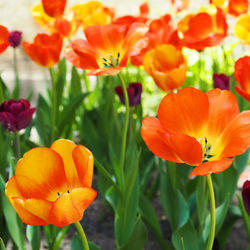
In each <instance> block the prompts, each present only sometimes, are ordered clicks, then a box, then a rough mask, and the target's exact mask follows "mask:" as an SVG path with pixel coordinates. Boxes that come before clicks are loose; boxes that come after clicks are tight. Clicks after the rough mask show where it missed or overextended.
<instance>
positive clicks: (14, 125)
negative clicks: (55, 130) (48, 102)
mask: <svg viewBox="0 0 250 250" xmlns="http://www.w3.org/2000/svg"><path fill="white" fill-rule="evenodd" d="M35 110H36V108H30V103H29V102H28V101H27V100H25V99H21V100H19V101H15V100H8V101H5V102H3V103H2V104H1V106H0V123H2V125H3V127H4V128H5V129H7V130H8V131H10V132H17V131H19V130H21V129H23V128H26V127H27V126H28V125H29V124H30V122H31V120H32V116H33V113H34V112H35Z"/></svg>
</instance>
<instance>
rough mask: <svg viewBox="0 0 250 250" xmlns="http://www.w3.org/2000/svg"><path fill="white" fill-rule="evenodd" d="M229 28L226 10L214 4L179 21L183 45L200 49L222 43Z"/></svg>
mask: <svg viewBox="0 0 250 250" xmlns="http://www.w3.org/2000/svg"><path fill="white" fill-rule="evenodd" d="M227 28H228V26H227V22H226V18H225V15H224V12H223V11H222V10H221V9H220V8H218V7H215V6H214V5H209V6H208V7H206V8H205V7H203V8H201V10H200V12H199V13H197V14H189V15H187V16H186V17H184V18H183V19H181V20H180V21H179V23H178V31H179V34H180V37H181V42H182V45H183V46H185V47H187V48H190V49H195V50H198V51H200V50H203V49H205V48H206V47H212V46H216V45H218V44H220V42H221V41H222V40H223V39H224V38H225V37H226V36H227Z"/></svg>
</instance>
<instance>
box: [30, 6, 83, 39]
mask: <svg viewBox="0 0 250 250" xmlns="http://www.w3.org/2000/svg"><path fill="white" fill-rule="evenodd" d="M31 14H32V17H33V18H34V20H35V21H36V22H37V24H38V25H39V26H41V28H42V29H44V30H45V31H48V32H49V33H50V34H53V33H59V34H60V35H61V36H62V37H66V38H70V37H72V36H73V35H75V33H76V31H77V28H78V26H77V22H76V19H75V16H74V13H73V12H72V11H70V10H68V11H66V13H64V14H63V15H62V16H60V17H57V18H53V17H50V16H48V15H47V14H46V13H45V12H44V9H43V7H42V4H41V3H38V4H36V5H34V6H33V7H32V8H31Z"/></svg>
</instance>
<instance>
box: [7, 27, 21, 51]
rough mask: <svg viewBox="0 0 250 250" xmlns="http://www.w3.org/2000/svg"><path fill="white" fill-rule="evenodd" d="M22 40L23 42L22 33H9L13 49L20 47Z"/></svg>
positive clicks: (15, 31)
mask: <svg viewBox="0 0 250 250" xmlns="http://www.w3.org/2000/svg"><path fill="white" fill-rule="evenodd" d="M21 40H22V32H21V31H17V30H14V31H11V32H10V33H9V43H10V46H11V47H13V48H16V47H18V46H19V45H20V43H21Z"/></svg>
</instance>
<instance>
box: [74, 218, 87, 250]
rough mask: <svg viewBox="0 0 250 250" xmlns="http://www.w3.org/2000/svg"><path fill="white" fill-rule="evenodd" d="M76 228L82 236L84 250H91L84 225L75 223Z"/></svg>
mask: <svg viewBox="0 0 250 250" xmlns="http://www.w3.org/2000/svg"><path fill="white" fill-rule="evenodd" d="M75 227H76V229H77V231H78V233H79V235H80V238H81V241H82V246H83V250H89V243H88V240H87V237H86V235H85V233H84V231H83V228H82V225H81V224H80V222H79V221H78V222H75Z"/></svg>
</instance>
